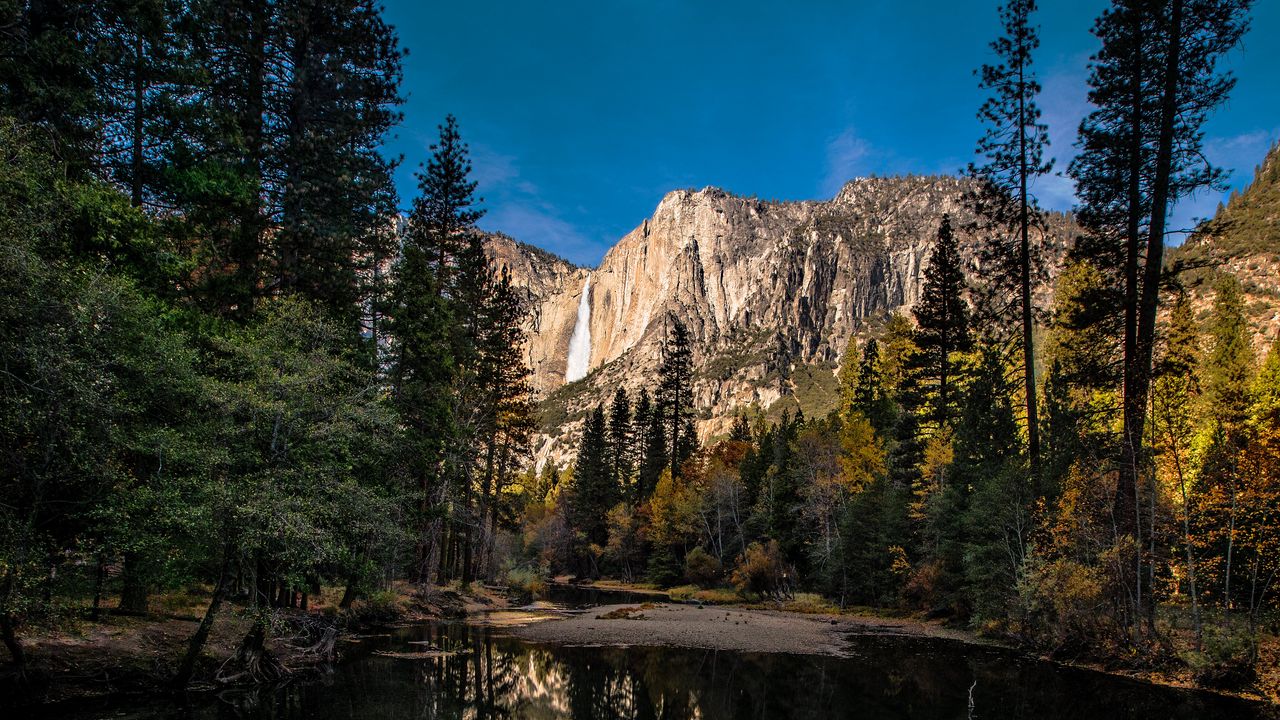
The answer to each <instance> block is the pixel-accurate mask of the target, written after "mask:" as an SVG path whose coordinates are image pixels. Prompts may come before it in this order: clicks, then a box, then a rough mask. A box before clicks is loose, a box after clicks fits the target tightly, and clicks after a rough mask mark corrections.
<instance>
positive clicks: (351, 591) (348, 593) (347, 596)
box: [338, 572, 360, 610]
mask: <svg viewBox="0 0 1280 720" xmlns="http://www.w3.org/2000/svg"><path fill="white" fill-rule="evenodd" d="M359 582H360V578H359V577H358V576H357V575H356V573H354V572H353V573H351V574H350V575H348V576H347V586H346V588H344V589H343V591H342V600H340V601H338V609H339V610H348V609H350V608H351V604H352V603H354V602H355V601H356V585H357V584H358V583H359Z"/></svg>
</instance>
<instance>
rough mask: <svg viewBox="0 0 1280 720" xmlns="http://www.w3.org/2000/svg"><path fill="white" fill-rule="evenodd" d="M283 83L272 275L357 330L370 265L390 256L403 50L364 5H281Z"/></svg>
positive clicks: (350, 1)
mask: <svg viewBox="0 0 1280 720" xmlns="http://www.w3.org/2000/svg"><path fill="white" fill-rule="evenodd" d="M277 13H278V17H277V18H276V19H275V27H277V28H280V29H281V32H282V33H283V35H284V37H282V38H281V44H282V52H284V53H285V54H287V57H288V62H287V67H288V68H289V70H290V72H289V77H288V79H287V81H286V82H284V83H283V87H281V88H280V94H281V97H280V99H279V103H280V105H281V108H280V110H279V116H280V119H279V122H280V123H281V125H282V128H281V130H280V135H281V139H280V143H281V146H280V150H279V155H280V160H279V162H278V163H275V164H277V165H278V173H279V177H278V178H275V179H273V182H272V185H273V186H276V187H278V200H277V201H276V202H278V204H279V209H278V219H277V218H276V217H275V216H274V212H275V209H274V208H273V220H275V221H276V222H278V231H277V232H276V233H275V234H274V244H275V248H276V253H275V254H276V276H277V282H278V284H279V287H280V288H281V289H282V290H284V291H296V292H300V293H301V294H303V296H305V297H308V298H310V299H312V300H314V301H316V302H317V303H320V304H322V305H323V306H324V307H326V308H327V309H328V310H329V311H330V312H331V313H332V314H333V315H334V317H338V318H342V319H344V320H346V321H348V322H350V323H351V325H352V327H353V328H354V327H355V322H354V318H355V314H356V312H357V302H358V301H359V300H360V296H361V294H362V293H361V287H360V282H359V275H360V272H361V271H367V270H368V263H369V262H371V261H376V260H377V259H380V258H386V257H389V256H390V254H391V252H392V250H393V248H392V246H391V241H392V237H391V233H390V232H389V229H390V228H389V223H388V218H390V217H391V216H392V215H393V213H394V211H395V202H396V199H395V192H394V190H393V188H392V185H391V173H392V171H393V170H394V168H395V164H396V163H395V162H394V161H388V160H387V159H385V158H384V157H383V154H382V144H383V141H384V139H385V137H386V135H387V133H388V132H389V131H390V129H391V127H392V126H393V125H395V124H396V123H397V122H398V121H399V119H400V114H399V112H398V111H397V109H396V107H397V105H398V104H399V103H400V97H399V84H400V77H401V67H400V57H401V54H400V49H399V47H398V44H397V39H396V35H395V32H394V31H393V30H392V29H391V27H390V26H389V25H387V23H386V21H384V20H383V19H382V16H381V14H380V13H379V11H378V8H377V6H376V5H375V4H374V3H373V2H371V1H370V0H340V2H337V3H334V2H318V0H292V1H291V2H285V3H280V5H279V9H278V11H277Z"/></svg>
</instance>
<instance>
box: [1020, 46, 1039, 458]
mask: <svg viewBox="0 0 1280 720" xmlns="http://www.w3.org/2000/svg"><path fill="white" fill-rule="evenodd" d="M1025 70H1026V67H1025V64H1024V63H1019V65H1018V184H1019V188H1018V189H1019V193H1020V199H1021V206H1020V207H1019V208H1018V212H1019V216H1018V229H1019V231H1020V237H1019V243H1018V265H1019V267H1018V271H1019V276H1020V277H1019V284H1020V285H1021V286H1022V287H1021V290H1022V364H1023V365H1024V368H1023V381H1024V383H1025V385H1026V389H1025V391H1024V392H1025V393H1026V395H1027V398H1026V400H1027V453H1028V455H1029V457H1030V460H1031V477H1032V478H1037V479H1038V478H1039V476H1040V418H1039V412H1038V408H1037V405H1036V349H1035V337H1034V332H1033V331H1034V329H1035V313H1034V312H1033V308H1032V306H1031V241H1030V238H1029V231H1030V225H1031V218H1030V212H1029V209H1028V206H1027V203H1028V200H1027V173H1028V172H1029V170H1028V168H1027V109H1026V97H1027V93H1026V77H1025V75H1024V73H1025Z"/></svg>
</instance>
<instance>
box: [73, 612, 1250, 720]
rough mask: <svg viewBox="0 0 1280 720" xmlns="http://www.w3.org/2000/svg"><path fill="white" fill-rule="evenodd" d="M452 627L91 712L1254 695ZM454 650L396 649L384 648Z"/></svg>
mask: <svg viewBox="0 0 1280 720" xmlns="http://www.w3.org/2000/svg"><path fill="white" fill-rule="evenodd" d="M503 632H504V631H503V630H502V629H495V628H483V627H471V626H466V625H461V624H456V625H443V626H429V627H418V628H411V629H405V630H402V631H399V632H397V633H396V634H394V635H393V636H390V637H383V638H370V639H366V640H365V641H364V642H362V643H360V644H359V645H357V646H355V647H354V648H352V649H350V650H349V651H348V660H347V661H346V662H344V663H343V664H341V665H340V666H339V667H338V668H336V669H334V670H332V671H330V672H328V673H327V674H324V675H322V676H321V677H320V678H319V679H317V680H316V681H314V682H306V683H302V682H294V683H292V684H290V685H287V686H285V687H283V688H276V689H260V690H257V691H253V692H248V691H236V692H232V691H227V692H223V693H221V694H220V695H219V696H218V697H216V698H205V699H203V700H201V701H199V702H198V703H197V704H196V705H194V706H192V707H187V708H176V707H172V706H170V707H137V706H134V707H125V708H121V707H116V708H111V709H110V710H109V711H98V712H96V713H90V714H88V715H87V716H88V717H133V718H144V717H145V718H160V717H163V718H179V717H181V718H201V719H210V720H211V719H213V718H227V719H231V718H235V719H237V720H238V719H241V718H252V719H254V720H259V719H260V720H303V719H304V718H305V719H306V720H328V719H330V718H334V719H336V718H355V719H357V720H373V719H375V718H377V719H379V720H382V719H387V720H398V719H401V718H413V719H414V720H434V719H436V718H440V719H445V718H450V719H452V718H458V719H462V718H467V719H476V720H480V719H488V718H531V719H535V720H537V719H543V718H547V719H550V718H575V719H587V718H628V719H635V720H650V719H652V720H657V719H658V718H664V719H666V718H671V719H678V720H684V719H692V718H708V719H714V720H719V719H722V718H724V719H727V718H743V719H746V718H761V719H764V718H771V719H772V718H863V719H874V720H881V719H887V718H923V719H932V718H938V719H942V718H946V719H947V720H954V719H957V718H967V717H974V718H980V719H995V718H1046V719H1048V720H1053V719H1056V718H1063V719H1066V718H1071V720H1080V719H1082V718H1095V717H1106V718H1197V719H1212V718H1254V717H1258V718H1260V717H1263V715H1262V714H1261V711H1260V709H1259V708H1257V707H1256V706H1253V705H1250V704H1247V703H1243V702H1239V701H1234V700H1231V699H1227V698H1221V697H1218V696H1214V695H1208V694H1203V693H1192V692H1185V691H1178V690H1173V689H1168V688H1157V687H1152V686H1149V685H1145V684H1141V683H1135V682H1129V681H1126V680H1122V679H1118V678H1112V677H1107V676H1103V675H1098V674H1096V673H1089V672H1084V671H1072V670H1065V669H1062V668H1057V667H1054V666H1052V665H1049V664H1046V663H1040V662H1034V661H1028V660H1025V659H1020V658H1017V657H1013V656H1010V655H1009V654H1006V653H1004V652H1003V651H999V650H994V649H976V648H971V647H961V646H957V645H951V644H939V643H936V642H933V641H926V640H920V639H915V638H904V637H871V638H858V639H855V640H854V641H853V642H852V648H853V653H854V654H853V656H852V657H849V658H828V657H818V656H794V655H751V654H743V653H732V652H715V651H702V650H677V649H670V648H667V649H660V648H601V647H578V648H558V647H553V646H540V645H530V644H527V643H524V642H521V641H518V640H515V639H513V638H510V637H506V636H504V635H503V634H502V633H503ZM423 641H427V642H430V643H432V644H433V645H434V646H436V647H441V648H448V649H451V650H453V651H455V652H454V653H453V654H451V655H449V656H446V657H434V658H429V659H412V660H409V659H401V658H395V657H387V656H381V655H378V654H376V653H377V652H379V651H396V652H415V651H421V650H423V649H424V648H426V647H428V646H426V645H422V644H415V643H422V642H423Z"/></svg>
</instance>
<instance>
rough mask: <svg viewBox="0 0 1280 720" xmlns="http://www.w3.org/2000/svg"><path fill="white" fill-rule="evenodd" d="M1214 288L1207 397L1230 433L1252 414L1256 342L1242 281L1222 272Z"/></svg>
mask: <svg viewBox="0 0 1280 720" xmlns="http://www.w3.org/2000/svg"><path fill="white" fill-rule="evenodd" d="M1215 290H1216V294H1215V296H1214V301H1213V313H1212V315H1211V316H1210V319H1209V328H1208V329H1209V337H1210V348H1209V354H1208V356H1207V357H1206V358H1205V363H1204V371H1205V400H1206V402H1208V408H1207V410H1208V414H1209V415H1210V416H1211V417H1213V418H1215V419H1216V421H1218V422H1221V423H1222V424H1223V425H1224V426H1226V427H1227V429H1228V431H1229V432H1235V431H1237V430H1239V428H1240V426H1241V425H1242V424H1243V423H1244V420H1245V418H1246V417H1247V416H1248V413H1249V382H1250V379H1251V378H1252V377H1253V371H1254V367H1253V364H1254V351H1253V343H1252V341H1251V339H1250V331H1249V321H1248V320H1247V319H1246V318H1245V314H1244V298H1243V297H1242V295H1241V289H1240V281H1239V280H1237V279H1236V278H1235V276H1233V275H1223V276H1222V277H1221V278H1220V279H1219V280H1218V282H1217V284H1216V287H1215Z"/></svg>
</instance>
